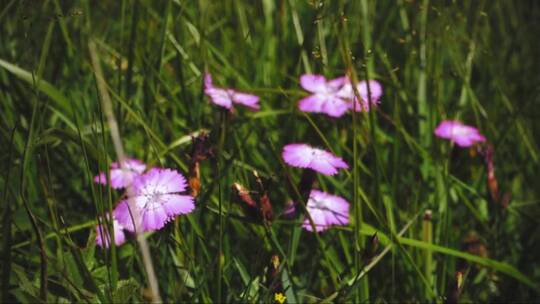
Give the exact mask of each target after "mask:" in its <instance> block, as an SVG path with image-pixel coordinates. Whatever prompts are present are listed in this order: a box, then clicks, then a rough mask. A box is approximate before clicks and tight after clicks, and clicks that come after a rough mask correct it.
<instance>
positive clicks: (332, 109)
mask: <svg viewBox="0 0 540 304" xmlns="http://www.w3.org/2000/svg"><path fill="white" fill-rule="evenodd" d="M348 109H349V105H348V103H347V102H345V101H344V100H342V99H341V98H338V97H334V96H331V97H329V98H328V99H327V100H326V102H325V103H324V104H323V107H322V112H323V113H326V114H328V115H329V116H331V117H340V116H343V114H345V112H347V110H348Z"/></svg>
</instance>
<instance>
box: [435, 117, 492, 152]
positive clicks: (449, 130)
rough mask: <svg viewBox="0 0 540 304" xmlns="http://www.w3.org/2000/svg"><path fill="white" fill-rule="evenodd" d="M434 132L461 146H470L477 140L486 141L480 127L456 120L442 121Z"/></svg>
mask: <svg viewBox="0 0 540 304" xmlns="http://www.w3.org/2000/svg"><path fill="white" fill-rule="evenodd" d="M434 133H435V135H436V136H437V137H441V138H446V139H449V140H450V141H452V142H454V143H456V144H457V145H458V146H460V147H470V146H472V145H474V144H475V143H477V142H484V141H486V138H485V137H484V136H483V135H482V134H480V132H479V131H478V129H476V128H474V127H471V126H467V125H464V124H462V123H461V122H459V121H455V120H445V121H443V122H441V123H440V124H439V125H438V126H437V128H435V131H434Z"/></svg>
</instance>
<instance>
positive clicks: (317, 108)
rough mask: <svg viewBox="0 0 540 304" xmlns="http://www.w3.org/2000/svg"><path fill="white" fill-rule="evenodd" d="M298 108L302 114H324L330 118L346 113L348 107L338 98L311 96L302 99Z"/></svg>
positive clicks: (323, 95) (320, 95) (324, 95)
mask: <svg viewBox="0 0 540 304" xmlns="http://www.w3.org/2000/svg"><path fill="white" fill-rule="evenodd" d="M298 108H299V109H300V110H301V111H303V112H314V113H325V114H327V115H329V116H331V117H340V116H342V115H343V114H345V112H347V110H348V108H349V106H348V103H347V102H345V101H344V100H342V99H340V98H338V97H335V96H332V95H328V94H313V95H310V96H307V97H304V98H302V99H301V100H300V102H299V103H298Z"/></svg>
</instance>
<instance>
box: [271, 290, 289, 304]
mask: <svg viewBox="0 0 540 304" xmlns="http://www.w3.org/2000/svg"><path fill="white" fill-rule="evenodd" d="M274 300H275V301H276V302H278V303H279V304H283V303H285V300H287V297H286V296H284V295H283V294H282V293H281V292H276V293H275V294H274Z"/></svg>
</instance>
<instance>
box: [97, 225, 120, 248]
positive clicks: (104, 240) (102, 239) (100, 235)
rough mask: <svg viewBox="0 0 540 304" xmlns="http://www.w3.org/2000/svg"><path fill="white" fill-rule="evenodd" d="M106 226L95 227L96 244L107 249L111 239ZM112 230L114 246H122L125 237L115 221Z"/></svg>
mask: <svg viewBox="0 0 540 304" xmlns="http://www.w3.org/2000/svg"><path fill="white" fill-rule="evenodd" d="M107 229H108V228H107V226H106V225H97V226H96V244H97V245H98V246H101V247H109V244H110V240H111V237H110V235H109V232H108V231H107ZM113 229H114V244H115V245H116V246H120V245H122V244H123V243H124V242H125V241H126V236H125V234H124V231H123V230H122V229H123V227H122V225H120V224H119V223H118V221H117V220H116V219H114V220H113Z"/></svg>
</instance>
